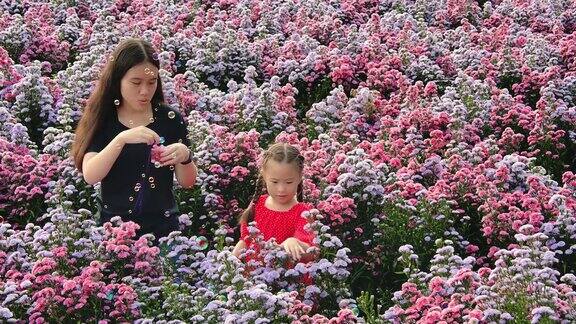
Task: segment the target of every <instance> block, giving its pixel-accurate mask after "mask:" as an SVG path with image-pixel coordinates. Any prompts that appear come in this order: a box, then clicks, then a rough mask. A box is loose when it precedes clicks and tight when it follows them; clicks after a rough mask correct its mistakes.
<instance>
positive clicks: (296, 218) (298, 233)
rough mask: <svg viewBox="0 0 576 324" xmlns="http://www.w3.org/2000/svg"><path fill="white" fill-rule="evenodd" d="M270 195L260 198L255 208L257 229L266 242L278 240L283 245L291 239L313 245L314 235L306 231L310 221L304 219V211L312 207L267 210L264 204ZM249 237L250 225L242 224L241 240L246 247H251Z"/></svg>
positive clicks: (302, 205)
mask: <svg viewBox="0 0 576 324" xmlns="http://www.w3.org/2000/svg"><path fill="white" fill-rule="evenodd" d="M267 197H268V195H262V196H260V197H259V198H258V201H257V202H256V205H255V206H254V221H255V222H256V227H257V228H258V229H259V230H260V232H262V235H263V236H264V240H265V241H267V240H269V239H271V238H273V237H274V238H276V243H278V244H281V243H282V242H284V241H285V240H286V239H287V238H289V237H294V238H297V239H298V240H300V241H302V242H304V243H307V244H308V245H313V243H312V241H313V240H314V233H310V232H308V231H306V230H304V226H305V225H306V224H308V220H307V219H306V218H304V217H302V213H303V212H304V211H307V210H310V209H311V207H310V205H308V204H305V203H301V202H299V203H297V204H296V205H294V206H293V207H292V208H290V210H287V211H275V210H271V209H269V208H267V207H266V206H265V204H264V202H265V201H266V198H267ZM247 236H248V225H247V224H245V223H241V224H240V239H242V240H244V242H245V243H246V247H249V246H250V240H249V239H248V238H247Z"/></svg>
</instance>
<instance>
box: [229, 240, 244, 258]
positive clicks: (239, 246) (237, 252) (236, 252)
mask: <svg viewBox="0 0 576 324" xmlns="http://www.w3.org/2000/svg"><path fill="white" fill-rule="evenodd" d="M245 248H246V242H244V240H240V241H238V243H236V246H235V247H234V250H232V254H233V255H234V256H236V257H238V256H240V252H241V251H242V250H243V249H245Z"/></svg>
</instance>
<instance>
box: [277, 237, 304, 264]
mask: <svg viewBox="0 0 576 324" xmlns="http://www.w3.org/2000/svg"><path fill="white" fill-rule="evenodd" d="M280 245H281V246H282V247H284V250H286V252H287V253H288V254H290V255H291V256H292V258H294V260H296V261H298V260H300V257H302V255H304V253H306V251H304V249H303V248H302V246H301V245H300V241H298V239H296V238H294V237H289V238H287V239H286V240H285V241H284V242H282V244H280Z"/></svg>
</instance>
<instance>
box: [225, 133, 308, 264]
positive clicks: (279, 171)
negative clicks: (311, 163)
mask: <svg viewBox="0 0 576 324" xmlns="http://www.w3.org/2000/svg"><path fill="white" fill-rule="evenodd" d="M303 168H304V157H303V156H302V155H301V154H300V152H299V151H298V149H297V148H295V147H294V146H291V145H289V144H286V143H276V144H273V145H272V146H270V148H268V150H267V151H266V152H264V156H263V160H262V165H261V167H260V173H259V175H258V180H257V182H256V190H255V193H254V196H253V197H252V201H251V202H250V205H249V206H248V208H246V210H245V211H244V212H243V213H242V215H241V216H240V219H239V223H240V240H239V241H238V243H237V244H236V246H235V247H234V250H233V251H232V253H233V254H234V255H235V256H237V257H238V256H239V255H240V253H241V252H242V250H243V249H245V248H249V247H250V245H251V242H250V239H249V237H248V224H249V223H250V222H252V221H255V222H256V227H257V228H258V230H260V232H261V233H262V235H263V236H264V240H269V239H271V238H275V239H276V242H277V243H278V244H280V245H281V246H282V247H283V248H284V250H286V252H287V253H288V254H289V255H290V256H292V258H293V259H294V260H295V261H304V262H305V261H307V260H310V259H312V258H313V256H312V255H309V254H307V253H306V250H307V249H308V248H309V247H310V246H312V245H313V242H312V241H313V239H314V234H313V233H310V232H308V231H306V230H305V229H304V226H305V225H306V224H308V221H307V220H306V218H304V217H302V213H303V212H304V211H307V210H309V209H310V206H309V205H308V204H305V203H303V202H302V198H303V197H302V192H303V190H302V171H303Z"/></svg>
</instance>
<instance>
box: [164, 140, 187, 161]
mask: <svg viewBox="0 0 576 324" xmlns="http://www.w3.org/2000/svg"><path fill="white" fill-rule="evenodd" d="M189 157H190V149H189V148H188V147H187V146H186V145H185V144H182V143H174V144H170V145H167V146H165V147H164V151H163V152H162V154H161V155H160V164H161V165H162V166H167V165H177V164H178V163H182V162H184V161H186V160H188V158H189Z"/></svg>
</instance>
